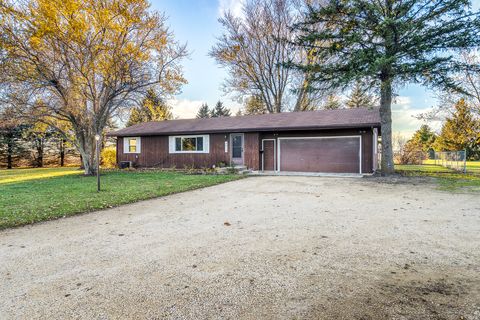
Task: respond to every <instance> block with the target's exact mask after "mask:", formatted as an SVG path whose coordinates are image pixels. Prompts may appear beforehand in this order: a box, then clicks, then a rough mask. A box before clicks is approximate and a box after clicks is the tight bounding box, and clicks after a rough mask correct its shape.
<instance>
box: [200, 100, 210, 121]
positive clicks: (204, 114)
mask: <svg viewBox="0 0 480 320" xmlns="http://www.w3.org/2000/svg"><path fill="white" fill-rule="evenodd" d="M197 118H199V119H200V118H210V109H209V108H208V104H206V103H204V104H202V105H201V106H200V109H198V112H197Z"/></svg>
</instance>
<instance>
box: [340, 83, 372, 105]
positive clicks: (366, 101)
mask: <svg viewBox="0 0 480 320" xmlns="http://www.w3.org/2000/svg"><path fill="white" fill-rule="evenodd" d="M346 105H347V107H348V108H352V109H353V108H373V107H374V105H375V98H374V97H373V96H372V95H371V94H370V93H369V92H368V90H367V89H366V88H365V86H363V85H362V82H361V81H355V85H354V86H353V88H352V91H351V92H350V96H349V97H348V100H347V102H346Z"/></svg>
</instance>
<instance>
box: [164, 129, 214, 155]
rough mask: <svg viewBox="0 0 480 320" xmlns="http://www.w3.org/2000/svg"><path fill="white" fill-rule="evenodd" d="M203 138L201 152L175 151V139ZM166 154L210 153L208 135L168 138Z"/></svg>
mask: <svg viewBox="0 0 480 320" xmlns="http://www.w3.org/2000/svg"><path fill="white" fill-rule="evenodd" d="M200 137H202V138H203V150H202V151H176V150H175V139H176V138H200ZM168 152H169V153H210V135H208V134H205V135H202V134H195V135H185V136H183V135H182V136H169V137H168Z"/></svg>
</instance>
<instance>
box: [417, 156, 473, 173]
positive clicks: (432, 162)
mask: <svg viewBox="0 0 480 320" xmlns="http://www.w3.org/2000/svg"><path fill="white" fill-rule="evenodd" d="M422 162H423V164H424V165H435V160H430V159H429V160H423V161H422ZM466 165H467V172H471V173H480V161H467V163H466Z"/></svg>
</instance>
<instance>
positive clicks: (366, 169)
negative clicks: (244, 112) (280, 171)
mask: <svg viewBox="0 0 480 320" xmlns="http://www.w3.org/2000/svg"><path fill="white" fill-rule="evenodd" d="M350 135H351V136H353V135H360V136H361V137H362V173H372V172H373V166H374V162H373V158H374V157H373V133H372V129H371V128H364V129H344V130H323V131H319V130H317V131H294V132H289V131H278V132H265V133H261V134H260V143H261V141H262V140H263V139H275V140H276V142H277V143H276V146H277V147H278V140H277V139H278V138H284V137H321V136H350ZM275 151H276V152H277V150H275ZM260 168H261V163H260Z"/></svg>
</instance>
